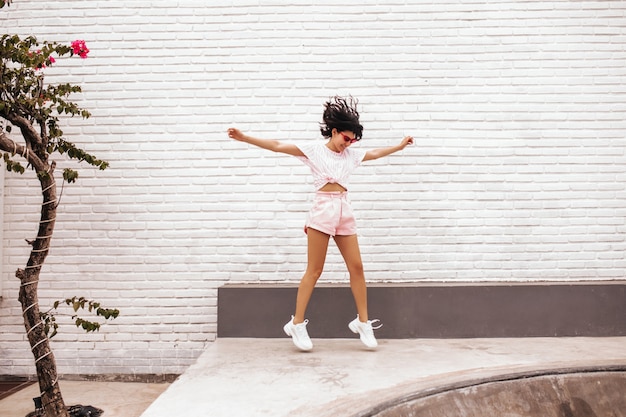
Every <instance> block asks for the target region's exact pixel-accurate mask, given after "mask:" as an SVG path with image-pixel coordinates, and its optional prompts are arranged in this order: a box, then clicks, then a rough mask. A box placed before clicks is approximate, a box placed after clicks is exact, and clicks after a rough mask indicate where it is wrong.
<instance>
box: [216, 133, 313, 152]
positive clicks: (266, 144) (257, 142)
mask: <svg viewBox="0 0 626 417" xmlns="http://www.w3.org/2000/svg"><path fill="white" fill-rule="evenodd" d="M228 137H230V138H231V139H235V140H238V141H240V142H246V143H249V144H250V145H254V146H258V147H259V148H262V149H267V150H268V151H272V152H280V153H285V154H287V155H293V156H304V154H303V153H302V151H301V150H300V148H298V147H297V146H296V145H294V144H291V143H285V142H281V141H279V140H274V139H259V138H255V137H252V136H248V135H245V134H244V133H243V132H241V131H240V130H239V129H236V128H234V127H231V128H229V129H228Z"/></svg>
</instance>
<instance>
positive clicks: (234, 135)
mask: <svg viewBox="0 0 626 417" xmlns="http://www.w3.org/2000/svg"><path fill="white" fill-rule="evenodd" d="M227 132H228V137H229V138H231V139H235V140H238V141H243V138H244V137H245V135H244V134H243V133H242V132H241V130H239V129H237V128H234V127H229V128H228V130H227Z"/></svg>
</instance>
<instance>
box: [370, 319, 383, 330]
mask: <svg viewBox="0 0 626 417" xmlns="http://www.w3.org/2000/svg"><path fill="white" fill-rule="evenodd" d="M376 322H378V323H380V320H378V319H374V320H370V325H372V324H374V323H376ZM381 327H383V324H382V323H380V325H379V326H376V327H374V326H372V330H378V329H380V328H381Z"/></svg>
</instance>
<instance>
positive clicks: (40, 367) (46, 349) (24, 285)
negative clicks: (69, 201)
mask: <svg viewBox="0 0 626 417" xmlns="http://www.w3.org/2000/svg"><path fill="white" fill-rule="evenodd" d="M46 168H48V170H47V171H45V172H38V177H39V182H40V184H41V190H42V195H43V203H42V206H41V220H40V222H39V231H38V234H37V237H36V239H35V240H34V241H33V242H31V244H32V247H33V248H32V251H31V253H30V257H29V258H28V263H27V265H26V268H25V269H18V270H17V272H16V274H15V275H16V276H17V277H18V278H19V279H20V281H21V286H20V291H19V301H20V303H21V304H22V314H23V316H24V326H25V327H26V334H27V336H28V342H29V343H30V346H31V350H32V352H33V355H34V357H35V366H36V368H37V376H38V378H39V389H40V391H41V401H42V405H43V409H44V411H45V415H46V416H47V417H69V414H68V412H67V408H66V407H65V402H64V401H63V397H62V396H61V390H60V389H59V384H58V376H57V369H56V362H55V360H54V355H53V354H52V350H51V349H50V340H49V339H48V335H47V334H46V332H45V330H44V326H43V323H42V321H41V317H40V314H39V313H40V310H39V299H38V296H37V286H38V283H39V274H40V272H41V267H42V265H43V263H44V260H45V259H46V256H47V255H48V250H49V248H50V240H51V237H52V232H53V230H54V223H55V219H56V209H57V198H56V183H55V181H54V176H53V172H52V171H53V170H54V164H53V165H52V166H48V164H46Z"/></svg>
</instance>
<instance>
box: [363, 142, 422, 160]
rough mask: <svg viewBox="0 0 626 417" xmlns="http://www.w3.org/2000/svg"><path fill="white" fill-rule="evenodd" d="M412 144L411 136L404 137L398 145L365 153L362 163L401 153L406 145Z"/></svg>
mask: <svg viewBox="0 0 626 417" xmlns="http://www.w3.org/2000/svg"><path fill="white" fill-rule="evenodd" d="M412 144H413V136H405V137H404V138H403V139H402V141H401V142H400V144H399V145H396V146H390V147H388V148H378V149H372V150H369V151H367V152H366V153H365V157H364V158H363V162H365V161H371V160H372V159H378V158H382V157H383V156H387V155H391V154H392V153H395V152H398V151H401V150H402V149H404V148H406V147H407V145H412Z"/></svg>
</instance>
